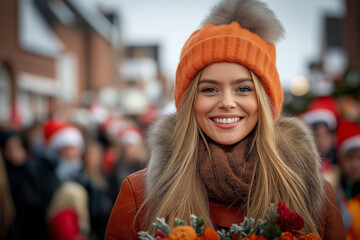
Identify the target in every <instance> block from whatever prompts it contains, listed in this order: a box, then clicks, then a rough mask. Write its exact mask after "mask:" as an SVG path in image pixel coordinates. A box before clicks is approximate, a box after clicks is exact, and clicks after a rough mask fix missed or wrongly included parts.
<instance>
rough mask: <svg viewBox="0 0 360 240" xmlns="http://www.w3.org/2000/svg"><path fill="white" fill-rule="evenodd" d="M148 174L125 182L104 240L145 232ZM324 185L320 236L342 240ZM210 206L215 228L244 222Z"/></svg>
mask: <svg viewBox="0 0 360 240" xmlns="http://www.w3.org/2000/svg"><path fill="white" fill-rule="evenodd" d="M145 171H146V170H141V171H139V172H136V173H134V174H132V175H130V176H129V177H127V178H126V179H125V180H124V182H123V183H122V185H121V189H120V192H119V195H118V198H117V200H116V203H115V205H114V207H113V210H112V213H111V215H110V218H109V222H108V226H107V229H106V234H105V240H130V239H138V237H137V232H139V231H141V230H144V229H141V227H140V221H141V220H137V221H134V219H135V214H136V212H137V211H138V210H139V207H140V206H141V204H142V202H143V197H144V190H145ZM325 186H326V187H325V188H326V196H327V198H328V199H329V200H330V201H326V203H325V207H324V210H323V215H322V216H321V220H320V222H319V223H318V224H319V234H320V236H321V237H322V239H326V240H343V239H345V236H346V235H345V228H344V224H343V222H342V218H341V214H340V210H339V208H338V207H337V202H336V200H335V195H334V192H333V190H332V188H331V186H330V184H328V183H327V184H326V185H325ZM314 194H316V193H314ZM209 207H210V215H211V218H212V221H213V223H214V224H215V225H216V226H219V227H224V228H230V227H231V225H232V224H233V223H240V222H242V220H243V217H244V216H243V213H241V212H239V210H238V208H237V207H229V206H227V205H223V204H218V203H214V202H210V203H209ZM140 216H141V215H140ZM140 219H141V217H140Z"/></svg>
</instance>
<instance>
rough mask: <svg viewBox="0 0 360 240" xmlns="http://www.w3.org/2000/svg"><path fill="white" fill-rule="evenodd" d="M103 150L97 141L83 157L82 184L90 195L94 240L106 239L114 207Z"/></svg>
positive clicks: (88, 145) (86, 150) (91, 143)
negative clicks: (103, 159)
mask: <svg viewBox="0 0 360 240" xmlns="http://www.w3.org/2000/svg"><path fill="white" fill-rule="evenodd" d="M102 156H103V149H102V147H101V145H100V144H99V143H98V142H96V141H90V142H87V143H86V147H85V151H84V155H83V165H84V168H83V172H82V173H81V175H80V183H81V184H82V185H83V186H84V187H85V188H86V190H87V193H88V195H89V214H90V224H91V231H92V236H93V238H92V239H98V240H102V239H104V235H105V230H106V224H107V220H108V218H109V216H110V212H111V209H112V206H113V201H112V199H111V191H110V188H109V184H108V182H107V181H106V179H105V177H104V174H103V172H102V171H101V170H102V169H101V162H102Z"/></svg>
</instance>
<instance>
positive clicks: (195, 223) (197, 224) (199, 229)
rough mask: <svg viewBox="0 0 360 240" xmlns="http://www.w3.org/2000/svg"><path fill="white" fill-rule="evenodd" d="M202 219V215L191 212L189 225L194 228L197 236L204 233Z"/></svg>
mask: <svg viewBox="0 0 360 240" xmlns="http://www.w3.org/2000/svg"><path fill="white" fill-rule="evenodd" d="M204 224H205V222H204V220H203V218H202V217H197V216H195V215H193V214H191V226H192V227H193V228H194V229H195V231H196V234H197V235H198V236H202V235H204Z"/></svg>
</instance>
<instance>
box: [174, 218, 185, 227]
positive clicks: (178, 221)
mask: <svg viewBox="0 0 360 240" xmlns="http://www.w3.org/2000/svg"><path fill="white" fill-rule="evenodd" d="M177 226H185V221H184V220H182V219H179V218H175V227H177Z"/></svg>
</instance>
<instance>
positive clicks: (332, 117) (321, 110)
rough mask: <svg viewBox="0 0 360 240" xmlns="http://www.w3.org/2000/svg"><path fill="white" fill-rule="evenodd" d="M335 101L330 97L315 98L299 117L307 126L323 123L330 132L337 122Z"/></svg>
mask: <svg viewBox="0 0 360 240" xmlns="http://www.w3.org/2000/svg"><path fill="white" fill-rule="evenodd" d="M338 116H339V114H338V110H337V106H336V101H335V99H334V98H333V97H331V96H324V97H318V98H316V99H315V100H314V101H313V102H312V103H311V104H310V106H309V107H308V109H307V110H306V112H305V113H303V114H302V115H301V116H300V117H301V118H302V119H304V121H305V122H306V123H307V124H308V125H313V124H316V123H321V122H323V123H325V124H326V125H327V126H328V127H329V128H330V129H331V130H335V129H336V127H337V121H338Z"/></svg>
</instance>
